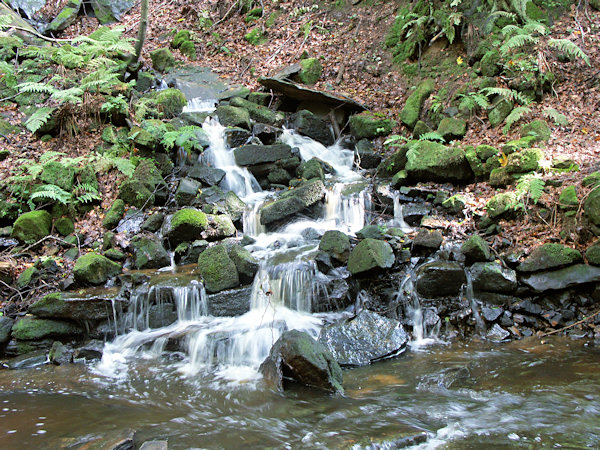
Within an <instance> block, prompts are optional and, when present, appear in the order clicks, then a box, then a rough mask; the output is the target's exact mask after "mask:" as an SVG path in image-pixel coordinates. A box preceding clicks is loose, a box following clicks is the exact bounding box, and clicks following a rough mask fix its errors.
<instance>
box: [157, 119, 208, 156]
mask: <svg viewBox="0 0 600 450" xmlns="http://www.w3.org/2000/svg"><path fill="white" fill-rule="evenodd" d="M199 134H202V135H204V131H203V130H202V128H200V127H197V126H193V125H191V126H185V127H181V128H179V129H177V130H175V131H167V132H166V133H165V134H164V135H163V137H162V140H161V143H162V144H163V145H164V146H165V148H166V149H167V150H170V149H172V148H173V146H174V145H176V146H178V147H180V148H182V149H184V150H185V151H186V152H188V153H190V152H191V151H192V150H199V151H201V150H202V145H200V140H199Z"/></svg>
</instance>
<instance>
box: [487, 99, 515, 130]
mask: <svg viewBox="0 0 600 450" xmlns="http://www.w3.org/2000/svg"><path fill="white" fill-rule="evenodd" d="M513 108H514V104H513V103H512V102H509V101H508V100H500V101H499V102H498V103H496V105H495V106H494V107H493V108H492V109H491V110H490V111H489V112H488V120H489V121H490V125H491V126H492V127H494V128H495V127H497V126H498V125H500V124H501V123H502V122H503V121H504V119H506V117H508V115H509V114H510V112H511V111H512V110H513Z"/></svg>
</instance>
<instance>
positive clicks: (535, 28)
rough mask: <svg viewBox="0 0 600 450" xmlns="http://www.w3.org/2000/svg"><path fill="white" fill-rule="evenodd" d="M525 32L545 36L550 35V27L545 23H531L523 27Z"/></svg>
mask: <svg viewBox="0 0 600 450" xmlns="http://www.w3.org/2000/svg"><path fill="white" fill-rule="evenodd" d="M523 31H525V33H528V34H533V33H538V34H541V35H542V36H545V35H546V34H547V33H548V27H547V26H546V25H544V24H543V23H540V22H535V21H531V22H527V23H526V24H525V26H523Z"/></svg>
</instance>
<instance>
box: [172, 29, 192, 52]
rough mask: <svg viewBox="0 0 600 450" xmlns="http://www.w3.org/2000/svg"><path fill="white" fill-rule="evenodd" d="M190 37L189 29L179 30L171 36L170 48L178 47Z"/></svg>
mask: <svg viewBox="0 0 600 450" xmlns="http://www.w3.org/2000/svg"><path fill="white" fill-rule="evenodd" d="M191 38H192V32H191V31H190V30H179V31H178V32H177V33H175V36H173V40H172V41H171V47H172V48H179V47H180V46H181V44H183V43H184V42H185V41H189V40H190V39H191Z"/></svg>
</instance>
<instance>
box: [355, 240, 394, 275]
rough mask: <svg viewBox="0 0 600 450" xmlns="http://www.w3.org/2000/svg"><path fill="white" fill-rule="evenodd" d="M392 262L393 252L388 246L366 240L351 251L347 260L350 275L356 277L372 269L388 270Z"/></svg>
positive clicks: (383, 243) (378, 241) (383, 242)
mask: <svg viewBox="0 0 600 450" xmlns="http://www.w3.org/2000/svg"><path fill="white" fill-rule="evenodd" d="M394 261H395V257H394V251H393V250H392V247H391V246H390V244H388V243H387V242H385V241H380V240H378V239H370V238H368V239H364V240H363V241H361V242H359V243H358V245H357V246H356V247H354V248H353V249H352V252H351V253H350V256H349V258H348V270H349V271H350V273H351V274H352V275H357V274H359V273H365V272H369V271H371V270H373V269H389V268H390V267H392V266H393V265H394Z"/></svg>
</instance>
